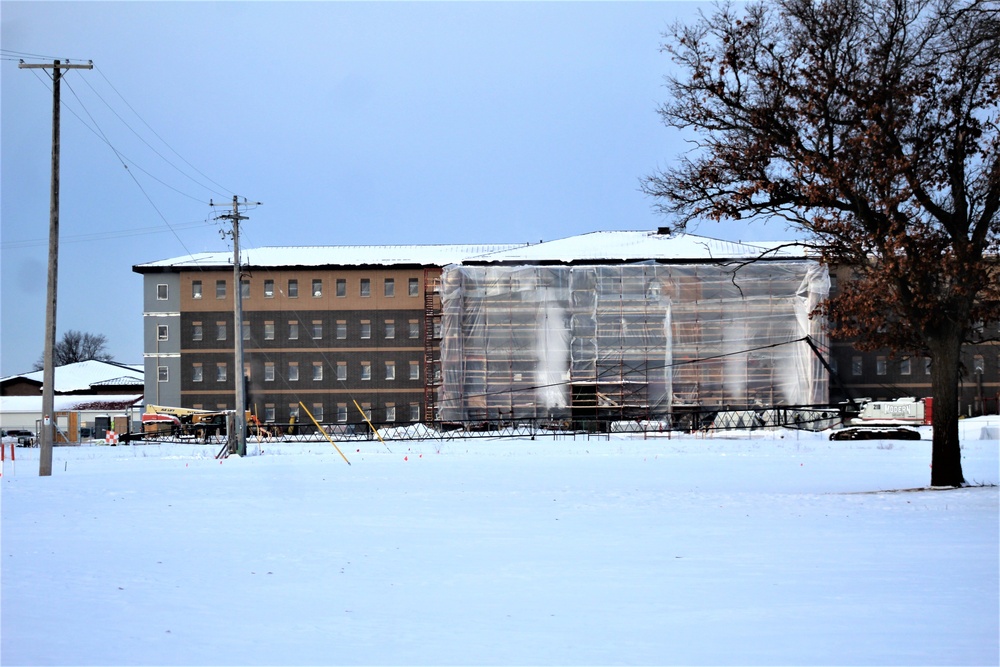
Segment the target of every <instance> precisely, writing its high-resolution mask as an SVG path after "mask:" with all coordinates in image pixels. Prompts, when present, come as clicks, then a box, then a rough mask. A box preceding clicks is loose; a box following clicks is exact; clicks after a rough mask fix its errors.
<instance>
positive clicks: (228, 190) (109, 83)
mask: <svg viewBox="0 0 1000 667" xmlns="http://www.w3.org/2000/svg"><path fill="white" fill-rule="evenodd" d="M97 73H98V74H100V75H101V77H103V78H104V80H105V81H106V82H107V84H108V85H109V86H111V90H113V91H115V94H117V95H118V97H119V98H120V99H121V101H122V102H124V103H125V106H127V107H128V108H129V111H131V112H132V113H133V114H135V116H136V118H138V119H139V120H140V121H142V124H143V125H145V126H146V128H147V129H148V130H149V131H150V132H152V133H153V136H155V137H156V138H157V139H159V140H160V141H161V142H162V143H163V145H164V146H166V147H167V148H169V149H170V150H171V151H172V152H173V154H174V155H176V156H177V157H179V158H180V159H181V160H183V162H184V164H186V165H187V166H189V167H191V168H192V169H194V170H195V171H196V172H197V173H198V174H199V175H200V176H202V177H204V178H205V179H207V180H208V181H209V182H211V183H212V184H214V185H215V186H217V187H218V188H221V191H220V190H213V189H212V188H210V187H208V186H207V185H205V184H203V183H199V182H198V181H197V180H196V179H195V178H194V177H193V176H191V175H190V174H186V173H184V171H182V170H181V169H180V167H178V166H177V165H175V164H174V163H173V162H171V161H170V160H168V159H167V158H166V157H164V156H163V154H162V153H160V152H159V151H158V150H156V149H155V148H153V146H152V145H150V143H149V142H148V141H146V140H145V139H143V138H142V137H141V136H140V135H139V133H138V132H136V131H135V130H134V129H133V128H132V126H131V125H129V124H128V123H127V122H126V121H125V119H124V118H122V117H121V116H120V115H119V114H118V112H117V111H115V110H114V108H113V107H112V106H111V105H110V104H108V102H107V100H105V99H104V98H103V97H101V94H100V93H98V92H97V90H96V89H95V88H94V87H93V86H91V85H90V82H89V81H87V80H86V79H84V82H85V83H86V84H87V86H88V87H89V88H90V89H91V90H92V91H93V92H94V94H95V95H97V97H98V99H100V100H101V101H102V102H104V105H105V106H107V107H108V109H110V110H111V113H113V114H114V115H115V116H116V117H117V118H118V120H120V121H121V122H122V124H123V125H124V126H125V127H127V128H128V129H129V130H131V132H132V134H134V135H135V136H136V137H137V138H138V139H139V141H141V142H142V143H144V144H145V145H146V146H148V147H149V150H151V151H153V152H154V153H156V154H157V155H158V156H159V157H160V158H161V159H162V160H163V161H164V162H166V163H167V164H169V165H170V166H171V167H173V168H174V169H176V170H177V172H178V173H180V174H181V175H182V176H184V177H185V178H187V179H189V180H190V181H191V182H193V183H195V184H196V185H198V186H200V187H203V188H205V189H206V190H208V191H209V192H214V193H215V194H219V195H225V194H227V193H232V190H230V189H229V188H226V187H223V186H222V185H219V183H217V182H216V181H214V180H212V179H211V178H209V177H208V176H206V175H205V174H204V173H203V172H201V171H200V170H199V169H198V168H197V167H195V166H194V165H193V164H191V163H190V162H188V161H187V160H186V159H184V156H182V155H181V154H180V153H178V152H177V151H176V150H174V148H173V147H172V146H171V145H170V144H168V143H167V142H166V141H165V140H164V139H163V137H161V136H160V135H159V134H157V133H156V130H154V129H153V128H152V127H150V125H149V123H147V122H146V121H145V119H144V118H143V117H142V116H140V115H139V113H138V112H137V111H136V110H135V109H134V108H133V107H132V105H131V104H129V103H128V100H126V99H125V98H124V96H122V94H121V93H120V92H118V89H117V88H115V87H114V85H113V84H112V83H111V81H109V80H108V78H107V77H106V76H105V75H104V72H102V71H101V70H100V69H98V70H97Z"/></svg>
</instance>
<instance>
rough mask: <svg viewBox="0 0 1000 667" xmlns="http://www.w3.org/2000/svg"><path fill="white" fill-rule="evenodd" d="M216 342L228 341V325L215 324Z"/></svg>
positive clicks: (223, 323) (222, 323)
mask: <svg viewBox="0 0 1000 667" xmlns="http://www.w3.org/2000/svg"><path fill="white" fill-rule="evenodd" d="M215 340H226V323H225V322H216V323H215Z"/></svg>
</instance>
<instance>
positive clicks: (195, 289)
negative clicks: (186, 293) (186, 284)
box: [191, 280, 201, 299]
mask: <svg viewBox="0 0 1000 667" xmlns="http://www.w3.org/2000/svg"><path fill="white" fill-rule="evenodd" d="M191 298H192V299H200V298H201V281H200V280H195V281H194V282H192V283H191Z"/></svg>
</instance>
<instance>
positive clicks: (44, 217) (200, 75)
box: [0, 1, 791, 376]
mask: <svg viewBox="0 0 1000 667" xmlns="http://www.w3.org/2000/svg"><path fill="white" fill-rule="evenodd" d="M0 9H2V11H0V20H2V35H0V43H2V49H3V51H2V56H3V60H2V61H0V66H2V70H0V75H2V79H0V83H2V90H0V93H2V98H0V103H2V138H0V142H2V146H3V159H2V191H0V206H2V211H0V213H2V218H0V219H2V230H0V232H2V234H0V252H2V255H0V260H2V261H0V281H2V282H0V290H2V293H0V297H2V301H0V317H2V327H0V336H2V339H0V375H3V376H6V375H12V374H17V373H23V372H28V371H30V370H31V367H32V364H33V363H34V362H35V361H36V360H37V359H39V357H40V356H41V353H42V340H43V334H44V315H45V290H46V265H47V259H46V258H47V239H48V221H49V184H50V156H51V123H52V93H51V81H50V79H49V76H48V74H47V73H46V72H45V71H43V70H28V69H19V68H18V59H19V58H24V59H25V61H26V62H31V63H38V62H49V63H51V62H52V60H53V59H55V58H60V59H66V58H68V59H70V61H71V62H86V61H87V60H92V61H93V63H94V69H93V70H70V71H67V72H66V75H65V78H64V80H63V81H64V85H63V86H62V101H63V104H62V135H61V144H62V152H61V155H62V170H61V213H60V222H61V233H60V240H61V244H60V254H59V296H58V317H57V321H58V336H59V337H61V336H62V334H63V332H65V331H66V330H68V329H77V330H81V331H86V332H92V333H102V334H104V335H106V336H107V338H108V342H109V351H110V352H111V353H112V354H113V355H114V357H115V359H116V360H117V361H121V362H125V363H141V361H142V298H141V286H142V277H141V276H140V275H139V274H136V273H134V272H133V271H132V266H133V265H135V264H140V263H144V262H150V261H155V260H160V259H166V258H169V257H179V256H184V255H187V254H189V253H195V252H200V251H205V250H226V249H227V248H230V247H231V246H229V242H228V240H223V239H221V238H220V236H219V224H218V223H217V222H216V221H215V220H214V219H213V211H212V210H211V209H210V207H209V206H208V202H209V199H214V200H215V201H216V202H218V201H220V200H221V201H231V199H232V196H233V195H234V194H236V195H239V196H240V197H246V198H247V199H249V200H254V201H260V202H263V206H261V207H259V208H257V209H256V210H253V211H252V212H250V214H249V215H250V216H251V217H250V220H248V221H247V222H246V223H244V225H243V230H244V235H243V239H242V240H243V243H242V245H243V246H244V247H246V248H251V249H252V248H254V247H259V246H265V245H333V244H413V243H475V242H510V243H522V242H537V241H539V240H542V239H545V240H551V239H556V238H563V237H566V236H571V235H574V234H580V233H585V232H591V231H596V230H602V229H653V228H655V227H657V226H660V225H663V224H669V222H670V221H668V220H664V219H663V218H662V217H661V216H659V215H658V214H656V213H655V212H654V211H653V208H652V204H653V202H652V201H650V200H649V199H648V198H646V197H645V196H644V195H642V194H641V193H640V192H639V182H640V179H641V178H642V177H643V176H645V175H648V174H650V173H652V172H653V171H655V170H656V169H657V168H661V167H665V166H667V165H669V164H670V163H671V162H672V160H674V159H676V157H677V156H678V155H679V154H680V153H681V152H682V151H684V150H685V148H686V146H685V144H684V142H683V141H682V137H681V136H680V135H679V134H677V133H676V132H675V131H673V130H669V129H667V128H665V127H664V126H663V125H662V124H661V122H660V119H659V117H658V116H657V114H656V108H657V105H658V104H659V103H661V102H662V101H663V100H664V97H665V95H666V89H665V88H664V86H663V77H664V75H665V74H667V72H668V71H669V69H670V67H671V63H670V60H669V58H668V57H667V56H666V55H665V54H662V53H661V52H660V44H661V42H662V39H663V37H662V33H663V32H664V31H665V30H666V29H667V27H668V26H669V25H670V24H671V23H672V22H673V21H675V20H677V19H682V20H691V19H692V18H693V17H695V16H696V13H697V11H698V9H704V10H706V11H708V10H710V9H711V5H709V4H707V3H697V2H695V3H691V2H645V3H640V2H611V3H598V2H587V3H575V2H558V3H534V2H510V3H480V2H455V3H430V2H391V3H378V2H360V3H347V2H310V3H293V2H275V3H269V2H246V3H245V2H213V3H197V2H166V3H151V2H141V3H132V2H114V3H101V2H70V3H55V2H6V1H4V2H2V7H0ZM697 233H700V234H703V235H705V236H713V237H716V238H723V239H730V240H768V239H781V238H790V236H791V235H790V233H789V232H788V231H787V230H785V228H784V227H783V226H782V225H780V224H770V225H766V226H762V225H756V226H749V227H748V226H747V225H746V223H721V224H719V223H703V224H702V225H700V227H699V229H698V230H697Z"/></svg>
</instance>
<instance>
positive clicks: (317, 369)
mask: <svg viewBox="0 0 1000 667" xmlns="http://www.w3.org/2000/svg"><path fill="white" fill-rule="evenodd" d="M322 379H323V362H322V361H314V362H313V380H315V381H319V380H322Z"/></svg>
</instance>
